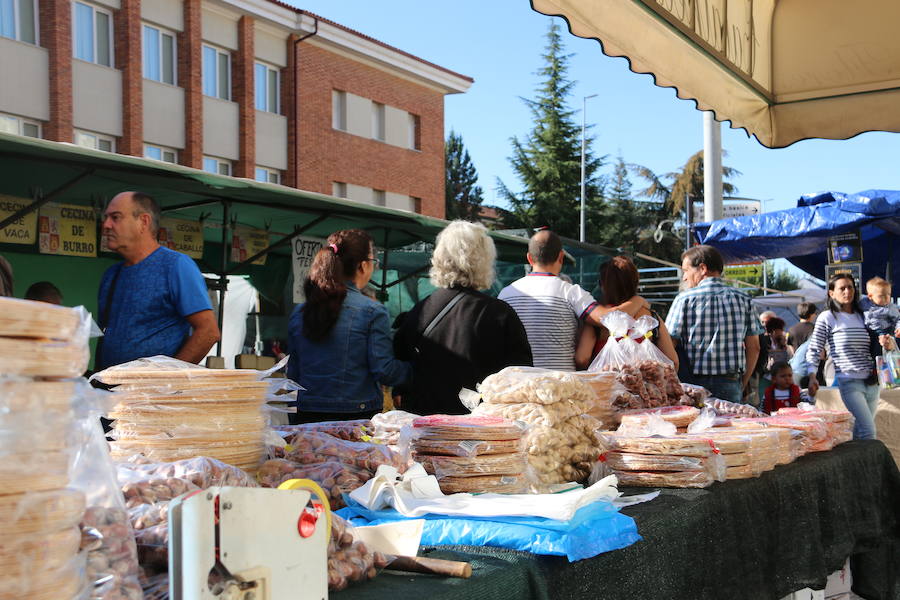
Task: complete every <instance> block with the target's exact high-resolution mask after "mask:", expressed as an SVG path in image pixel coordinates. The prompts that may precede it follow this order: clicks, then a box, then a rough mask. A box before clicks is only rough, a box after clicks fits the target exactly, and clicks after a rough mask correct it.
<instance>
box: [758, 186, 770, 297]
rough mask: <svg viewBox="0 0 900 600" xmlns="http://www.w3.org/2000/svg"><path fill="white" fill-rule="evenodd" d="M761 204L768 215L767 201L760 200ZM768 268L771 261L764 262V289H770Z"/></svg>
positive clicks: (764, 212) (763, 212)
mask: <svg viewBox="0 0 900 600" xmlns="http://www.w3.org/2000/svg"><path fill="white" fill-rule="evenodd" d="M759 204H760V207H761V208H762V214H766V201H765V200H760V201H759ZM768 266H769V261H767V260H763V263H762V271H763V273H762V275H763V276H762V284H763V287H764V288H767V287H769V272H768V271H769V270H768V268H767V267H768Z"/></svg>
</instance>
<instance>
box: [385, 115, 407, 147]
mask: <svg viewBox="0 0 900 600" xmlns="http://www.w3.org/2000/svg"><path fill="white" fill-rule="evenodd" d="M384 133H385V136H384V141H386V142H387V143H388V144H391V145H393V146H400V147H401V148H409V113H408V112H406V111H405V110H400V109H399V108H394V107H393V106H386V107H385V108H384Z"/></svg>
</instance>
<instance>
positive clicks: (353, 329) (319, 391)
mask: <svg viewBox="0 0 900 600" xmlns="http://www.w3.org/2000/svg"><path fill="white" fill-rule="evenodd" d="M377 263H378V259H377V258H375V248H374V245H373V243H372V238H371V236H370V235H369V234H368V233H366V232H365V231H362V230H361V229H349V230H344V231H338V232H336V233H332V234H331V235H330V236H328V240H326V242H325V245H324V246H323V247H322V249H321V250H319V252H318V253H317V254H316V256H315V257H314V258H313V263H312V268H311V269H310V271H309V276H308V277H307V278H306V282H305V283H304V284H303V292H304V294H305V295H306V302H304V303H303V304H300V305H298V306H297V307H296V308H295V309H294V312H293V313H291V318H290V320H289V322H288V335H289V337H290V345H291V358H290V360H289V361H288V368H287V375H288V377H290V378H291V379H293V380H294V381H296V382H297V383H299V384H300V385H301V386H303V387H304V388H305V391H301V392H300V400H299V405H298V413H297V415H296V417H295V416H294V415H291V421H292V422H294V423H310V422H316V421H336V420H348V419H363V418H369V417H371V416H372V415H374V414H376V413H378V412H381V409H382V405H383V399H384V396H383V394H382V391H381V385H382V384H383V385H389V386H392V385H398V384H400V383H403V382H404V381H406V380H407V379H408V378H409V374H410V366H409V364H408V363H405V362H403V361H399V360H397V359H395V358H394V352H393V349H392V343H391V330H390V320H389V318H388V311H387V309H386V308H385V307H384V306H382V305H381V304H379V303H378V302H375V301H374V300H371V299H369V298H367V297H366V296H364V295H363V294H362V293H361V292H360V290H362V289H363V288H364V287H365V286H366V284H367V283H369V280H370V279H371V278H372V272H373V271H374V270H375V267H376V266H377Z"/></svg>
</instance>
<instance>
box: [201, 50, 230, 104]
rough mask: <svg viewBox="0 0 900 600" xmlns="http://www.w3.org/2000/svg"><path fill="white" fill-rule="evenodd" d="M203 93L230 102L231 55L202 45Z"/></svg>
mask: <svg viewBox="0 0 900 600" xmlns="http://www.w3.org/2000/svg"><path fill="white" fill-rule="evenodd" d="M203 93H204V94H205V95H207V96H212V97H213V98H221V99H222V100H231V54H229V53H228V52H226V51H224V50H219V49H217V48H213V47H212V46H207V45H206V44H204V45H203Z"/></svg>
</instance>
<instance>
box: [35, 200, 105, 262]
mask: <svg viewBox="0 0 900 600" xmlns="http://www.w3.org/2000/svg"><path fill="white" fill-rule="evenodd" d="M38 231H39V234H38V250H39V251H40V252H41V254H58V255H61V256H92V257H93V256H97V215H96V213H94V209H93V208H91V207H90V206H77V205H72V204H45V205H44V206H43V207H42V208H41V214H40V216H39V217H38Z"/></svg>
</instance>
